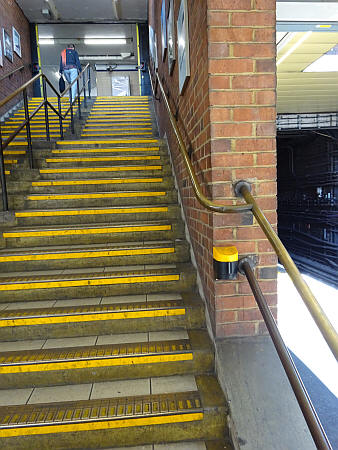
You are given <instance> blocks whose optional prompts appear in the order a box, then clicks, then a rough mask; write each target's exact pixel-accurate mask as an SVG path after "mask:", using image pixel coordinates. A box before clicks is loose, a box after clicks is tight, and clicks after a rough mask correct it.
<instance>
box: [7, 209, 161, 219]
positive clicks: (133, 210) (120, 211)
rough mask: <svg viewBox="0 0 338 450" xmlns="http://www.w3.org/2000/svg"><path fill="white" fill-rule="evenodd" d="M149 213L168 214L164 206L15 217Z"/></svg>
mask: <svg viewBox="0 0 338 450" xmlns="http://www.w3.org/2000/svg"><path fill="white" fill-rule="evenodd" d="M150 212H168V207H166V206H155V207H144V208H142V207H138V208H136V207H135V208H132V207H131V208H127V207H124V208H111V209H72V210H57V211H56V210H54V211H53V210H51V211H50V210H42V211H24V212H15V217H53V216H82V215H97V214H137V213H150Z"/></svg>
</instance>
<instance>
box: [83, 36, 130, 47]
mask: <svg viewBox="0 0 338 450" xmlns="http://www.w3.org/2000/svg"><path fill="white" fill-rule="evenodd" d="M84 43H85V45H125V44H126V43H127V40H126V39H124V38H103V37H102V38H85V40H84Z"/></svg>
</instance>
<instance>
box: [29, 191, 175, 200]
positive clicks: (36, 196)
mask: <svg viewBox="0 0 338 450" xmlns="http://www.w3.org/2000/svg"><path fill="white" fill-rule="evenodd" d="M165 195H167V193H166V192H164V191H153V192H152V191H149V192H142V191H137V192H97V193H74V194H46V195H39V194H34V195H29V196H28V197H27V200H33V201H42V200H82V199H99V198H136V197H163V196H165Z"/></svg>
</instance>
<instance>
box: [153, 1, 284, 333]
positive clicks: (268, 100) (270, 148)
mask: <svg viewBox="0 0 338 450" xmlns="http://www.w3.org/2000/svg"><path fill="white" fill-rule="evenodd" d="M167 3H169V2H168V1H167ZM179 5H180V0H175V23H176V21H177V16H178V9H179ZM167 6H168V5H167ZM188 8H189V33H190V63H191V77H190V80H189V82H188V84H187V87H186V90H185V91H184V94H183V95H182V96H180V95H179V92H178V67H177V64H175V68H174V72H173V75H172V76H169V74H168V63H167V58H166V59H165V61H164V62H162V55H161V39H160V36H161V27H160V12H161V2H160V1H157V2H153V3H152V2H150V8H149V9H150V11H151V13H152V14H151V16H150V24H151V25H153V27H154V28H155V30H156V33H157V46H158V49H159V73H160V76H161V78H163V82H164V85H165V87H166V90H167V92H168V93H169V95H170V102H171V105H172V107H173V109H174V111H176V112H177V117H178V123H179V126H180V129H181V131H182V134H183V136H184V138H185V142H186V145H187V147H188V148H189V149H190V150H191V151H192V161H193V164H194V167H195V170H196V172H197V175H198V178H199V181H200V183H201V185H202V187H203V189H204V192H205V194H206V195H207V196H209V197H210V198H212V199H214V200H218V201H220V202H222V203H226V204H235V203H238V202H239V200H238V199H236V198H235V197H234V193H233V188H232V186H233V183H234V182H235V181H237V180H240V179H246V180H249V181H251V182H252V183H253V193H254V195H255V197H256V198H257V200H258V203H259V204H260V206H261V207H262V208H263V210H264V212H265V214H266V215H267V217H268V218H269V220H270V221H271V222H272V224H276V183H275V177H276V154H275V151H276V149H275V92H276V87H275V84H276V75H275V2H274V1H272V0H208V1H207V2H205V1H203V0H197V1H196V0H188ZM157 110H158V115H159V126H160V132H161V134H162V135H163V134H164V133H166V134H167V137H168V141H169V145H170V148H171V150H172V153H173V160H174V166H175V171H176V176H177V179H178V182H179V188H180V192H181V197H182V201H183V206H184V210H185V214H186V218H187V224H188V227H189V232H190V235H191V240H192V245H193V248H194V252H195V256H196V259H197V264H198V267H199V272H200V276H201V279H202V284H203V289H204V293H205V297H206V299H207V303H208V308H209V312H210V317H211V321H212V324H213V327H214V331H215V335H216V336H217V337H223V336H245V335H254V334H260V333H262V332H263V331H264V326H263V324H262V318H261V316H260V313H259V311H258V309H257V307H256V305H255V302H254V299H253V297H252V295H251V293H250V288H249V286H248V284H247V282H246V281H245V280H244V279H243V277H240V278H239V280H238V281H235V282H234V281H232V282H219V281H218V282H215V281H214V275H213V268H212V247H213V246H214V245H219V246H222V245H236V246H237V248H238V250H239V253H240V255H245V254H256V255H258V258H259V266H258V267H257V270H256V275H257V277H258V279H259V280H260V283H261V287H262V289H263V292H264V293H265V294H266V295H267V298H268V300H269V302H270V305H271V306H272V310H273V312H274V313H275V312H276V300H277V299H276V280H275V279H276V257H275V256H274V254H273V252H272V249H271V248H270V246H269V244H268V242H267V240H266V239H265V237H264V235H263V233H262V232H261V231H260V229H259V227H257V224H256V223H255V222H254V220H253V217H252V215H251V213H246V214H242V215H240V214H229V215H219V214H212V213H209V212H207V211H206V210H205V209H203V208H202V207H201V206H200V205H199V204H198V203H197V201H196V200H195V197H194V194H193V192H192V189H191V184H190V181H189V180H188V178H187V174H186V171H185V168H184V167H183V164H182V160H181V157H180V155H179V153H178V149H177V142H176V140H175V137H174V136H173V132H172V129H171V126H170V124H169V122H168V119H167V116H166V113H165V110H164V105H163V102H157ZM252 225H253V226H252Z"/></svg>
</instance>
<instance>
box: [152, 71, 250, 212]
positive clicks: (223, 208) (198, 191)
mask: <svg viewBox="0 0 338 450" xmlns="http://www.w3.org/2000/svg"><path fill="white" fill-rule="evenodd" d="M149 75H150V82H151V87H152V90H153V94H154V97H155V89H154V86H153V82H152V78H151V74H149ZM156 77H157V82H158V85H159V87H160V90H161V93H162V96H163V99H164V103H165V105H166V107H167V111H168V114H169V118H170V122H171V124H172V126H173V128H174V132H175V135H176V138H177V140H178V143H179V148H180V151H181V154H182V156H183V160H184V163H185V167H186V169H187V172H188V174H189V177H190V180H191V183H192V186H193V189H194V192H195V195H196V197H197V200H198V201H199V202H200V203H201V205H202V206H204V207H205V208H207V209H209V210H210V211H213V212H218V213H236V212H245V211H251V209H252V207H251V206H250V205H239V206H235V205H234V206H229V205H220V204H218V203H215V202H213V201H212V200H209V199H208V198H207V197H206V196H205V195H204V194H203V192H202V188H201V185H200V183H199V181H198V179H197V176H196V174H195V170H194V167H193V165H192V163H191V161H190V158H189V155H188V152H187V149H186V146H185V144H184V140H183V138H182V135H181V132H180V130H179V128H178V126H177V123H176V120H175V117H174V114H173V113H172V111H171V108H170V105H169V102H168V99H167V96H166V94H165V92H164V89H163V85H162V83H161V80H160V78H159V76H158V73H157V72H156Z"/></svg>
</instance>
